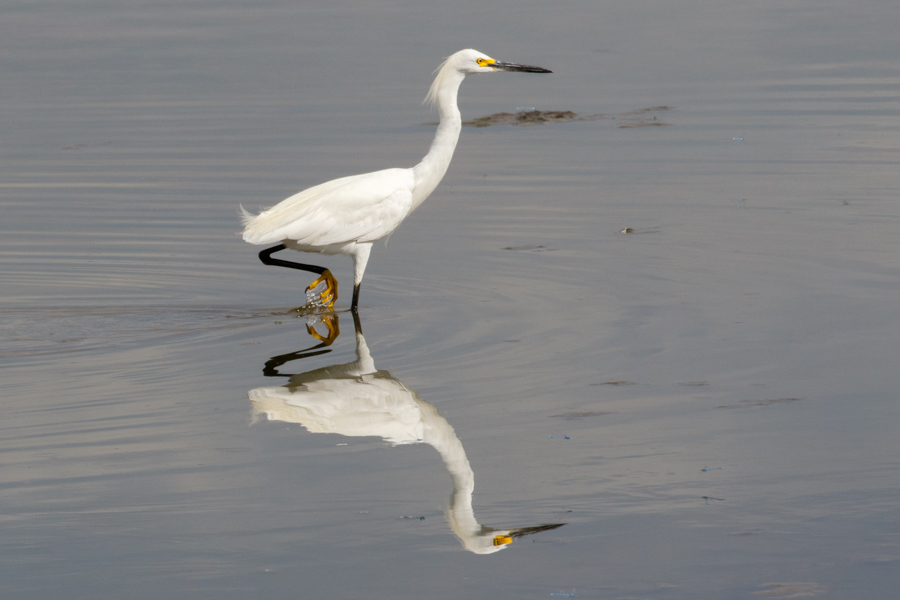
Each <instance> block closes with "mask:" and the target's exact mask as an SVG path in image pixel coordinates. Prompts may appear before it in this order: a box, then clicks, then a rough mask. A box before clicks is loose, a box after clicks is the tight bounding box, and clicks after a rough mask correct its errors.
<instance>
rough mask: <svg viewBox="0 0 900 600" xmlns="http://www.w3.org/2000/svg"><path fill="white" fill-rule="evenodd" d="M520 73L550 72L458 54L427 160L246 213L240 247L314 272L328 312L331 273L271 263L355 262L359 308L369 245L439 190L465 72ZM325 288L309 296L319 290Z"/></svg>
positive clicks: (445, 80) (333, 293) (333, 292)
mask: <svg viewBox="0 0 900 600" xmlns="http://www.w3.org/2000/svg"><path fill="white" fill-rule="evenodd" d="M496 71H519V72H524V73H551V71H549V70H547V69H542V68H540V67H532V66H528V65H518V64H513V63H504V62H500V61H498V60H495V59H493V58H490V57H489V56H488V55H487V54H484V53H482V52H478V51H477V50H471V49H469V50H460V51H459V52H457V53H456V54H453V55H452V56H450V57H449V58H447V60H446V61H444V63H443V64H442V65H441V66H440V67H438V69H437V71H436V73H437V76H436V77H435V79H434V83H432V84H431V89H429V91H428V95H427V96H426V101H430V102H432V103H433V104H435V105H437V109H438V114H439V115H440V123H439V124H438V128H437V132H436V133H435V136H434V141H433V142H432V143H431V148H430V149H429V150H428V154H426V155H425V158H423V159H422V161H421V162H420V163H419V164H417V165H416V166H415V167H412V168H411V169H385V170H383V171H375V172H373V173H364V174H362V175H352V176H350V177H342V178H340V179H335V180H333V181H329V182H327V183H323V184H320V185H317V186H314V187H311V188H309V189H307V190H304V191H302V192H299V193H297V194H294V195H293V196H291V197H290V198H287V199H285V200H282V201H281V202H280V203H278V204H276V205H275V206H273V207H272V208H269V209H267V210H264V211H262V212H261V213H260V214H259V215H252V214H250V213H248V212H247V211H245V210H243V208H242V209H241V210H242V212H243V222H244V234H243V238H244V241H245V242H249V243H251V244H257V245H262V244H272V243H276V242H277V245H275V246H272V247H271V248H267V249H266V250H263V251H262V252H260V253H259V258H260V260H261V261H262V262H263V263H264V264H267V265H275V266H280V267H289V268H292V269H301V270H303V271H310V272H312V273H317V274H318V275H319V277H318V278H317V279H316V280H315V281H313V282H312V283H311V284H310V286H309V287H308V288H307V289H306V291H307V296H308V297H310V298H315V296H316V295H318V298H317V299H315V302H316V303H317V304H319V305H320V306H325V307H328V308H331V307H333V306H334V301H335V300H337V280H335V278H334V276H333V275H332V274H331V271H329V270H328V269H325V268H323V267H317V266H315V265H306V264H301V263H295V262H290V261H287V260H281V259H277V258H273V257H272V254H274V253H275V252H279V251H281V250H284V249H286V248H290V249H291V250H297V251H299V252H316V253H320V254H346V255H349V256H352V257H353V267H354V268H353V302H352V304H351V307H350V308H351V310H353V311H356V310H357V307H358V305H359V286H360V283H361V282H362V278H363V272H365V270H366V263H367V262H368V261H369V253H370V252H371V250H372V244H373V243H374V242H376V241H378V240H380V239H382V238H385V237H387V236H388V235H390V234H391V232H393V231H394V230H395V229H396V228H397V226H398V225H400V223H401V222H402V221H403V219H405V218H406V217H407V216H408V215H409V214H410V213H411V212H412V211H413V210H415V208H416V207H417V206H419V205H420V204H421V203H422V202H423V201H424V200H425V199H426V198H427V197H428V196H429V195H430V194H431V192H433V191H434V189H435V188H436V187H437V185H438V183H440V181H441V179H442V178H443V177H444V173H446V172H447V167H449V166H450V160H451V159H452V158H453V150H454V149H455V148H456V142H457V140H458V139H459V132H460V129H461V127H462V120H461V119H460V114H459V108H458V107H457V104H456V96H457V92H458V90H459V85H460V84H461V83H462V80H463V79H464V78H465V76H466V75H468V74H470V73H493V72H496ZM322 284H324V289H323V290H322V291H321V292H319V293H318V294H315V293H314V290H316V289H317V288H318V287H319V286H320V285H322Z"/></svg>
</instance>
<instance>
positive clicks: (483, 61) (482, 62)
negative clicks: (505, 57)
mask: <svg viewBox="0 0 900 600" xmlns="http://www.w3.org/2000/svg"><path fill="white" fill-rule="evenodd" d="M475 62H477V63H478V66H479V67H489V66H491V65H492V64H493V63H495V62H497V61H496V60H494V59H493V58H479V59H478V60H477V61H475Z"/></svg>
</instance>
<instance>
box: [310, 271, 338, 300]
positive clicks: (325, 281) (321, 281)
mask: <svg viewBox="0 0 900 600" xmlns="http://www.w3.org/2000/svg"><path fill="white" fill-rule="evenodd" d="M320 286H323V289H322V291H321V292H319V291H317V290H318V288H319V287H320ZM316 296H318V297H316ZM337 297H338V294H337V279H335V278H334V275H332V274H331V271H329V270H328V269H326V270H325V272H324V273H322V274H321V275H320V276H319V278H318V279H316V280H315V281H313V282H312V283H311V284H309V287H308V288H306V298H307V300H309V301H310V302H312V303H313V304H315V305H316V306H321V307H324V308H328V309H331V308H333V307H334V303H335V301H336V300H337Z"/></svg>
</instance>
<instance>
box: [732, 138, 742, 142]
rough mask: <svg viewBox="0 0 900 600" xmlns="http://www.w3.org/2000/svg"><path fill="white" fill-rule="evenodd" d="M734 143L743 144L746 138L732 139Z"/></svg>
mask: <svg viewBox="0 0 900 600" xmlns="http://www.w3.org/2000/svg"><path fill="white" fill-rule="evenodd" d="M731 141H732V142H743V141H744V138H731Z"/></svg>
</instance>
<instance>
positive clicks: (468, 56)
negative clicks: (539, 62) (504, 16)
mask: <svg viewBox="0 0 900 600" xmlns="http://www.w3.org/2000/svg"><path fill="white" fill-rule="evenodd" d="M497 71H519V72H521V73H552V72H553V71H551V70H549V69H542V68H541V67H532V66H530V65H519V64H515V63H505V62H500V61H499V60H497V59H495V58H491V57H490V56H488V55H487V54H485V53H484V52H479V51H478V50H473V49H471V48H469V49H467V50H460V51H459V52H457V53H456V54H452V55H450V56H449V57H448V58H447V60H445V61H444V63H443V64H442V65H441V66H440V67H438V68H437V71H435V72H436V73H437V76H436V77H435V79H434V83H432V84H431V89H430V90H429V91H428V96H426V98H425V101H426V102H434V101H435V99H436V98H437V94H438V91H439V90H440V89H441V87H442V86H443V85H444V83H445V82H448V80H451V81H452V80H453V79H454V78H459V79H460V80H461V79H462V77H465V76H466V75H469V74H470V73H496V72H497ZM460 75H461V76H462V77H460ZM456 85H459V82H458V81H457V83H456Z"/></svg>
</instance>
